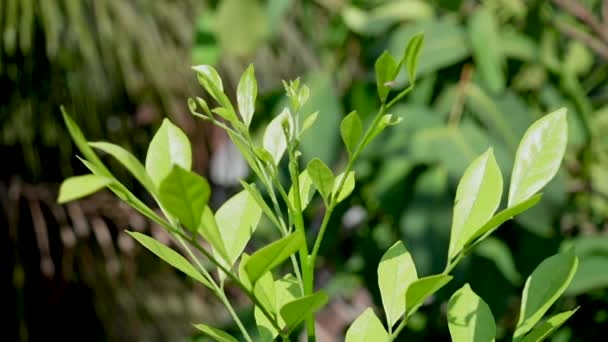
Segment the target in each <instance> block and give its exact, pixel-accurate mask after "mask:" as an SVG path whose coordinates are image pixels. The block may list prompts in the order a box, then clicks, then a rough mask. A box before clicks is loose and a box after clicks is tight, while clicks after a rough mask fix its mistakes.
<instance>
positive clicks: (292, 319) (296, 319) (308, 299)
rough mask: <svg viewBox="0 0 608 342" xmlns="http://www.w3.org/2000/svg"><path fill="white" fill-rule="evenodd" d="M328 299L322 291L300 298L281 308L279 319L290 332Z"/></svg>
mask: <svg viewBox="0 0 608 342" xmlns="http://www.w3.org/2000/svg"><path fill="white" fill-rule="evenodd" d="M328 300H329V298H328V297H327V295H326V294H325V292H323V291H319V292H316V293H314V294H311V295H308V296H304V297H300V298H298V299H296V300H294V301H291V302H289V303H287V304H285V305H283V307H281V310H280V313H281V317H283V320H284V322H285V325H286V326H287V328H288V329H289V330H290V331H291V330H293V329H294V328H296V327H297V326H298V324H300V323H301V322H302V321H304V320H305V319H306V317H308V316H309V315H311V314H314V313H315V312H316V311H318V310H319V309H321V308H322V307H323V306H324V305H325V304H327V301H328Z"/></svg>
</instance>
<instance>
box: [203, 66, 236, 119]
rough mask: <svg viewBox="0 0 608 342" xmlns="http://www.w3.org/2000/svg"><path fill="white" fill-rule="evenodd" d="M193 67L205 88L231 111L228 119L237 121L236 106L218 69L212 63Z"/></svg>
mask: <svg viewBox="0 0 608 342" xmlns="http://www.w3.org/2000/svg"><path fill="white" fill-rule="evenodd" d="M192 69H193V70H194V71H196V75H197V78H198V82H199V83H200V84H201V85H202V86H203V88H205V90H206V91H207V93H209V95H211V97H213V98H214V99H215V100H216V101H217V102H218V103H219V104H221V105H222V106H223V107H224V108H226V109H227V110H228V111H229V113H231V115H230V119H229V120H228V119H227V120H228V121H230V122H231V123H234V122H236V121H237V118H236V114H234V108H232V104H231V103H230V100H229V99H228V97H227V96H226V94H224V87H223V85H222V79H221V78H220V75H219V74H218V73H217V71H216V70H215V69H214V68H213V67H212V66H210V65H197V66H194V67H192Z"/></svg>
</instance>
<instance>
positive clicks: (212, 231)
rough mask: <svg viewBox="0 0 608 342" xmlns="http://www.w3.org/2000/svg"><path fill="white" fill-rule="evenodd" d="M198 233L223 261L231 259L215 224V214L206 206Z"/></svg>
mask: <svg viewBox="0 0 608 342" xmlns="http://www.w3.org/2000/svg"><path fill="white" fill-rule="evenodd" d="M198 232H199V233H200V234H201V236H202V237H203V238H204V239H205V240H207V242H208V243H209V244H210V245H211V247H213V250H214V251H215V252H216V253H217V254H219V255H220V256H221V257H222V259H223V260H228V259H229V257H228V252H227V251H226V246H224V241H223V240H222V234H221V232H220V229H219V228H218V226H217V222H215V217H214V216H213V212H212V211H211V209H210V208H209V207H208V206H205V209H203V213H202V217H201V222H200V224H199V227H198Z"/></svg>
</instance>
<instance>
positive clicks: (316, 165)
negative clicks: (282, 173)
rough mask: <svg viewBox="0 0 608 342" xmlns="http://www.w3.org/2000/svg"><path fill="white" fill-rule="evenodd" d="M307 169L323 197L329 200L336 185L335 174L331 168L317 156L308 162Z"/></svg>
mask: <svg viewBox="0 0 608 342" xmlns="http://www.w3.org/2000/svg"><path fill="white" fill-rule="evenodd" d="M306 170H307V171H308V176H309V177H310V180H311V181H312V183H313V184H314V185H315V187H316V188H317V190H319V193H320V194H321V197H323V199H324V200H325V201H327V200H328V199H329V194H330V193H331V191H332V189H333V187H334V174H333V172H332V171H331V169H330V168H329V167H328V166H327V165H325V163H323V162H322V161H321V159H318V158H315V159H313V160H311V161H310V162H309V163H308V166H306Z"/></svg>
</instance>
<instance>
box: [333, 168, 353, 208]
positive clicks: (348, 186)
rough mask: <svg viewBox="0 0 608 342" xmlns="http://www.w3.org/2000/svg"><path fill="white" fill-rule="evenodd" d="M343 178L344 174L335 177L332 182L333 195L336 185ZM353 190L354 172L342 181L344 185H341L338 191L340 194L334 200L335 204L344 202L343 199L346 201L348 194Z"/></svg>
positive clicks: (336, 189) (336, 188) (335, 191)
mask: <svg viewBox="0 0 608 342" xmlns="http://www.w3.org/2000/svg"><path fill="white" fill-rule="evenodd" d="M343 177H344V172H342V173H341V174H339V175H338V176H336V179H335V181H334V187H333V190H332V193H333V194H336V193H337V191H338V185H339V184H340V182H341V181H342V178H343ZM353 190H355V171H350V172H349V173H348V177H346V180H345V181H344V184H343V185H342V191H340V194H339V195H338V198H337V199H336V203H340V202H342V201H344V199H346V198H347V197H348V196H350V194H351V193H352V192H353ZM334 196H335V195H334Z"/></svg>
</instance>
